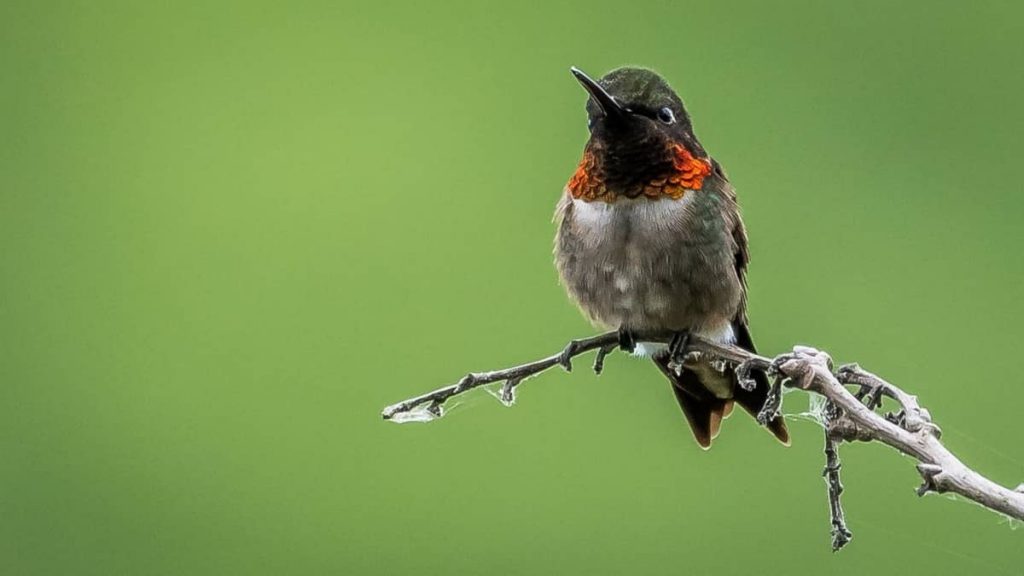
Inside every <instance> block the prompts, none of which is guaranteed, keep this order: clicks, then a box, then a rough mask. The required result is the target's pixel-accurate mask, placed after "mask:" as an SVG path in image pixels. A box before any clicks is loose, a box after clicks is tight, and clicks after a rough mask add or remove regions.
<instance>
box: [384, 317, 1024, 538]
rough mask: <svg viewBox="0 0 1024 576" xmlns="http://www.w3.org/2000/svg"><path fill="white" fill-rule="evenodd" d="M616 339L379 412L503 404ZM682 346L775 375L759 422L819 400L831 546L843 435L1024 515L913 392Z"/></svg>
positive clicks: (839, 524) (947, 488)
mask: <svg viewBox="0 0 1024 576" xmlns="http://www.w3.org/2000/svg"><path fill="white" fill-rule="evenodd" d="M633 336H634V338H635V340H636V342H644V343H660V344H666V343H668V342H670V341H671V340H672V336H673V335H672V334H671V333H667V332H666V333H637V334H633ZM619 343H620V335H619V333H618V332H608V333H605V334H600V335H597V336H592V337H590V338H584V339H581V340H573V341H572V342H570V343H569V344H568V345H567V346H566V347H565V349H563V350H562V351H561V352H560V353H558V354H555V355H552V356H548V357H547V358H543V359H541V360H536V361H534V362H529V363H526V364H521V365H519V366H513V367H511V368H506V369H504V370H495V371H491V372H475V373H470V374H467V375H466V376H465V377H463V378H462V379H461V380H460V381H459V382H458V383H456V384H452V385H450V386H445V387H444V388H439V389H437V390H434V391H433V392H429V393H427V394H423V395H421V396H417V397H415V398H410V399H409V400H405V401H403V402H399V403H398V404H394V405H391V406H388V407H387V408H385V409H384V411H383V413H382V416H383V417H384V419H385V420H395V421H406V420H411V419H419V418H409V417H408V415H409V414H412V413H414V412H415V411H417V410H423V408H422V407H423V406H426V410H427V412H428V413H429V414H430V415H432V416H435V417H436V416H440V415H442V414H443V411H442V406H443V404H444V402H445V401H447V400H449V399H450V398H452V397H454V396H457V395H459V394H462V393H464V392H467V391H469V390H472V389H474V388H478V387H480V386H483V385H486V384H490V383H495V382H504V385H503V387H502V389H501V393H500V399H501V400H502V401H503V402H504V403H505V404H511V402H512V399H513V391H514V388H515V387H516V386H518V385H520V384H521V383H522V382H523V381H524V380H526V379H527V378H530V377H532V376H536V375H537V374H540V373H541V372H544V371H546V370H549V369H550V368H553V367H555V366H559V365H561V366H562V367H563V368H565V369H566V370H567V371H568V370H572V361H573V359H574V358H576V357H577V356H580V355H581V354H585V353H587V352H590V351H594V350H596V351H597V352H598V353H597V357H596V359H595V362H594V371H595V372H597V373H600V372H601V369H602V367H603V365H604V358H605V356H606V355H607V354H609V353H611V352H612V351H614V350H615V348H616V346H618V345H619ZM683 352H684V353H685V354H701V355H707V356H708V357H710V358H712V359H716V360H718V361H720V362H725V363H728V364H730V365H731V366H732V367H733V369H735V370H736V371H737V373H738V375H739V381H740V385H742V386H745V387H746V386H749V385H750V384H751V383H752V381H751V380H750V377H749V374H750V372H751V371H752V370H761V371H764V372H766V373H768V374H770V375H772V376H773V377H775V379H776V383H775V384H773V386H772V391H771V392H772V394H771V395H770V396H769V402H766V406H765V407H764V409H763V410H762V414H761V415H759V418H758V420H759V421H763V422H766V421H770V419H771V418H770V416H772V414H774V413H775V412H776V411H777V410H779V408H780V405H781V395H780V394H779V389H780V387H781V386H782V385H785V386H788V387H791V388H797V389H801V390H805V391H808V392H813V393H815V394H819V395H821V396H823V397H824V398H825V400H826V409H825V415H824V416H825V417H824V418H823V420H824V422H823V424H824V426H825V455H826V465H825V471H824V475H825V478H826V482H827V485H828V493H829V508H830V512H831V519H832V543H833V549H835V550H838V549H839V548H841V547H842V546H843V545H845V544H846V543H847V542H848V541H849V539H850V537H851V534H850V531H849V530H848V529H847V527H846V521H845V517H844V513H843V509H842V506H841V504H840V502H839V495H840V494H841V493H842V489H843V488H842V484H841V483H840V481H839V468H840V464H839V455H838V443H839V442H841V441H844V440H845V441H855V440H857V441H876V442H880V443H882V444H885V445H887V446H889V447H891V448H895V449H896V450H898V451H900V452H901V453H903V454H906V455H908V456H910V457H912V458H914V459H915V460H917V461H918V465H917V469H918V472H919V473H920V474H921V478H922V481H923V482H922V484H921V487H920V488H919V489H918V493H919V494H920V495H924V494H926V493H928V492H937V493H944V492H950V493H955V494H958V495H960V496H963V497H964V498H966V499H968V500H971V501H973V502H976V503H978V504H980V505H982V506H984V507H986V508H988V509H990V510H993V511H995V512H999V513H1001V514H1004V515H1006V516H1009V517H1011V518H1016V519H1017V520H1024V485H1021V486H1018V487H1017V488H1016V489H1013V490H1011V489H1009V488H1006V487H1003V486H1000V485H999V484H996V483H995V482H992V481H991V480H989V479H988V478H985V477H984V476H982V475H981V474H978V473H977V472H975V471H974V470H972V469H971V468H968V467H967V466H966V465H965V464H964V463H963V462H961V461H960V460H959V459H958V458H957V457H956V456H954V455H953V453H952V452H950V451H949V450H948V449H947V448H946V447H945V446H944V445H943V444H942V443H941V442H940V437H941V430H940V429H939V427H938V426H936V425H935V424H934V423H933V422H932V419H931V414H929V412H928V410H926V409H925V408H923V407H921V406H920V404H918V401H917V398H916V397H915V396H912V395H910V394H907V393H906V392H904V391H903V390H901V389H899V388H897V387H896V386H893V385H892V384H890V383H888V382H886V381H885V380H883V379H882V378H880V377H878V376H876V375H875V374H872V373H870V372H867V371H865V370H863V369H861V368H860V367H859V366H857V365H856V364H849V365H846V366H842V367H840V368H839V370H837V371H836V372H835V373H833V369H832V359H831V358H830V357H829V356H828V354H826V353H824V352H821V351H818V350H816V349H814V348H808V347H803V346H797V347H795V348H794V349H793V351H792V352H791V353H787V354H782V355H780V356H778V357H776V358H774V359H770V358H766V357H764V356H759V355H757V354H753V353H751V352H748V351H746V350H742V349H740V348H737V347H735V346H729V345H722V344H717V343H714V342H711V341H710V340H706V339H704V338H701V337H698V336H692V337H690V338H689V341H688V342H687V344H686V347H685V350H684V351H683ZM848 385H849V386H857V387H858V391H857V393H856V394H854V393H852V392H851V391H850V390H848V389H847V386H848ZM883 396H884V397H888V398H891V399H893V400H895V401H896V403H897V404H899V405H900V410H899V411H898V412H896V413H890V414H886V415H881V414H879V413H877V412H876V411H875V409H876V408H877V407H879V406H880V405H881V398H882V397H883ZM760 416H763V418H762V417H760ZM422 419H429V418H422Z"/></svg>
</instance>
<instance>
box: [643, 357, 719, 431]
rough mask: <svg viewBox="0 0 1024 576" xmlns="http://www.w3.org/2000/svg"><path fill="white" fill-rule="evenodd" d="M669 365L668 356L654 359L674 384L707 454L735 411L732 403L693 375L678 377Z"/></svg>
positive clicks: (691, 427)
mask: <svg viewBox="0 0 1024 576" xmlns="http://www.w3.org/2000/svg"><path fill="white" fill-rule="evenodd" d="M668 361H669V359H668V355H667V354H660V355H655V356H654V363H655V364H657V366H658V368H659V369H661V371H662V373H663V374H665V376H666V377H668V379H669V381H671V382H672V391H673V392H675V395H676V400H677V401H678V402H679V407H680V408H682V409H683V415H684V416H686V421H687V422H688V423H689V424H690V430H691V431H692V432H693V438H694V439H695V440H696V441H697V444H699V445H700V447H701V448H703V449H705V450H707V449H708V448H710V447H711V441H712V440H713V439H714V438H715V437H716V436H718V432H719V431H720V430H721V427H722V419H723V418H725V416H726V415H727V413H728V412H731V411H732V402H731V401H728V400H722V399H720V398H715V397H714V396H713V395H712V394H711V393H710V392H708V390H707V389H706V388H704V385H703V384H701V383H700V380H699V379H698V378H697V375H696V374H694V373H693V372H690V371H689V370H683V371H682V372H681V373H680V374H676V373H675V371H674V370H672V369H671V368H669V366H668Z"/></svg>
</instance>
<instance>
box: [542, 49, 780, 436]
mask: <svg viewBox="0 0 1024 576" xmlns="http://www.w3.org/2000/svg"><path fill="white" fill-rule="evenodd" d="M572 73H573V74H574V75H575V76H576V79H577V80H579V82H580V83H581V84H582V85H583V87H584V88H586V90H587V92H589V93H590V98H589V99H588V101H587V116H588V126H589V128H590V139H589V140H588V141H587V145H586V148H585V149H584V151H583V159H582V160H581V161H580V164H579V166H578V167H577V168H576V172H575V174H573V176H572V178H571V179H570V180H569V183H568V184H567V185H566V187H565V192H564V194H563V195H562V198H561V201H560V202H559V203H558V209H557V211H556V213H555V219H556V222H557V223H558V233H557V236H556V237H555V263H556V265H557V267H558V272H559V275H560V276H561V279H562V283H563V284H564V285H565V287H566V289H567V290H568V292H569V294H570V296H572V297H573V298H574V299H575V300H576V302H577V304H578V305H579V307H580V308H581V309H582V310H583V311H584V312H585V313H586V314H587V316H589V317H590V319H591V321H593V322H594V323H595V324H597V325H600V326H603V327H606V328H611V329H618V330H619V331H620V334H621V335H622V338H621V340H622V344H623V346H624V347H626V348H632V346H633V345H632V337H631V336H630V334H631V333H633V332H637V331H672V332H675V333H677V334H678V335H679V337H678V338H677V339H676V340H675V345H676V347H675V348H674V349H673V347H672V346H670V347H669V348H668V349H659V350H657V351H655V352H654V353H653V354H652V358H653V360H654V362H655V364H657V365H658V367H659V368H660V369H661V371H662V373H664V374H665V376H667V377H668V379H669V380H670V381H671V382H672V390H673V392H675V396H676V399H677V400H678V401H679V405H680V407H681V408H682V410H683V414H684V415H685V416H686V419H687V420H688V421H689V423H690V428H691V429H692V430H693V435H694V437H695V438H696V440H697V443H698V444H700V445H701V447H703V448H708V447H710V446H711V440H712V439H713V438H714V437H715V436H716V435H717V434H718V430H719V427H720V425H721V422H722V419H723V418H724V417H726V416H728V415H729V413H730V412H731V410H732V407H733V403H734V402H736V403H739V405H740V406H742V407H743V408H745V409H747V411H749V412H750V413H751V414H755V415H756V414H757V413H758V411H759V410H760V409H761V408H762V406H763V405H764V403H765V399H766V397H767V394H768V390H769V385H768V380H767V377H766V375H765V374H763V373H752V374H751V376H752V377H753V379H754V382H755V386H754V388H753V390H746V389H745V388H744V387H742V386H740V385H739V383H738V380H737V377H736V374H735V372H734V371H733V370H729V369H726V370H724V371H721V370H719V369H717V368H716V367H715V366H712V365H711V364H710V362H709V361H708V360H707V359H704V360H701V359H696V360H694V359H692V358H689V359H682V358H679V356H680V355H679V354H678V352H679V351H680V350H681V349H682V348H680V347H679V344H680V342H682V343H683V344H682V345H683V346H685V338H686V337H688V335H689V334H697V335H700V336H702V337H705V338H710V339H713V340H715V341H717V342H723V343H730V344H735V345H737V346H739V347H741V348H744V349H746V350H750V351H751V352H753V351H754V342H753V341H752V340H751V337H750V329H749V327H748V326H747V315H746V279H745V276H746V269H747V262H748V260H749V258H748V253H747V234H746V230H745V229H744V227H743V220H741V219H740V214H739V209H738V206H737V204H736V192H735V191H734V190H733V187H732V185H731V184H729V180H728V179H727V178H726V176H725V173H724V172H723V170H722V167H721V166H720V165H719V164H718V162H716V161H715V160H714V159H713V158H711V157H710V156H709V155H708V154H707V152H705V151H704V148H703V147H702V146H701V145H700V142H698V141H697V137H696V136H694V134H693V127H692V125H691V123H690V117H689V115H688V114H687V113H686V109H685V108H684V107H683V102H682V100H680V99H679V96H678V95H676V93H675V92H674V91H673V90H672V88H671V87H670V86H669V85H668V83H667V82H665V80H664V79H663V78H661V76H659V75H658V74H656V73H654V72H652V71H650V70H645V69H641V68H619V69H617V70H613V71H612V72H609V73H608V74H607V75H605V76H604V77H603V78H601V79H600V80H598V81H595V80H593V79H591V78H590V77H589V76H587V75H586V74H584V73H583V72H581V71H579V70H577V69H576V68H573V69H572ZM768 428H769V430H771V432H772V433H774V434H775V436H776V437H777V438H778V439H779V440H780V441H782V442H784V443H788V442H789V432H788V431H787V430H786V424H785V422H784V421H783V419H782V417H781V416H777V417H776V418H775V419H774V420H772V421H771V422H769V423H768Z"/></svg>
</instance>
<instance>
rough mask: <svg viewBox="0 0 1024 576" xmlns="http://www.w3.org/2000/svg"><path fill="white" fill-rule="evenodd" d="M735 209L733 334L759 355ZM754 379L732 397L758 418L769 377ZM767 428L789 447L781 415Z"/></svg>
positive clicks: (743, 238)
mask: <svg viewBox="0 0 1024 576" xmlns="http://www.w3.org/2000/svg"><path fill="white" fill-rule="evenodd" d="M712 164H713V166H714V169H715V173H716V174H717V175H718V176H719V177H720V178H722V180H723V181H725V182H726V188H727V189H728V190H729V194H728V196H729V200H730V201H732V202H734V203H735V202H736V193H735V191H733V189H732V187H731V186H729V185H728V184H727V182H728V180H727V179H726V177H725V173H724V172H723V171H722V167H721V166H720V165H719V164H718V162H715V161H714V160H712ZM734 208H736V209H735V210H733V211H732V212H733V214H735V221H734V222H733V227H732V239H733V243H734V245H735V250H736V254H735V267H736V277H737V278H739V281H740V286H741V288H742V290H741V291H740V294H741V295H740V305H739V307H738V308H737V310H736V316H735V317H734V318H733V320H732V330H733V334H735V336H736V345H737V346H739V347H740V348H743V349H744V350H748V351H750V352H757V348H756V347H755V346H754V340H753V338H751V337H750V326H749V325H748V323H747V265H748V264H749V263H750V252H749V251H748V249H747V230H746V228H745V227H744V226H743V219H742V218H741V217H740V213H739V209H738V207H736V206H734ZM750 376H751V378H753V380H754V383H755V386H754V389H753V390H745V389H744V388H743V387H742V386H740V385H739V383H738V382H736V383H735V386H734V389H733V397H734V398H735V400H736V403H738V404H739V405H740V406H742V407H743V408H744V409H745V410H746V411H747V412H750V413H751V414H753V415H754V416H755V417H756V416H757V413H758V412H760V411H761V408H762V407H763V406H764V402H765V399H767V397H768V388H769V383H768V376H767V375H766V374H765V373H764V372H762V371H760V370H754V371H752V372H751V373H750ZM768 429H769V430H770V431H771V432H772V434H774V435H775V437H776V438H778V439H779V441H780V442H782V443H783V444H789V431H788V430H787V429H786V421H785V420H784V419H783V418H782V416H781V415H779V416H777V417H775V419H774V420H772V421H771V422H769V423H768Z"/></svg>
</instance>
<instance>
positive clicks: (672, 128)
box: [573, 68, 707, 186]
mask: <svg viewBox="0 0 1024 576" xmlns="http://www.w3.org/2000/svg"><path fill="white" fill-rule="evenodd" d="M573 74H574V75H575V76H576V78H577V79H578V80H579V81H580V83H581V84H583V87H584V88H586V89H587V91H588V92H589V93H590V99H589V100H588V101H587V116H588V126H589V128H590V142H589V143H588V145H587V149H588V150H590V151H591V152H593V153H595V154H597V155H598V156H599V158H600V160H601V164H602V166H603V168H604V171H605V178H606V180H607V181H608V183H609V184H611V185H613V186H614V185H616V184H621V185H623V186H630V185H633V184H635V183H637V182H642V181H646V180H648V179H650V178H652V177H657V176H659V175H661V174H666V173H668V172H670V171H671V169H672V152H671V149H672V146H673V145H682V146H684V147H685V148H686V149H687V150H689V151H690V153H691V154H693V155H694V156H696V157H698V158H705V157H706V156H707V154H706V153H705V152H704V149H703V148H702V147H701V145H700V143H699V142H698V141H697V138H696V137H695V136H694V135H693V127H692V125H691V124H690V117H689V115H688V114H687V113H686V108H684V107H683V102H682V100H680V99H679V96H678V95H676V93H675V91H673V90H672V88H671V87H670V86H669V85H668V83H667V82H665V80H664V79H663V78H662V77H661V76H659V75H658V74H656V73H654V72H652V71H650V70H645V69H642V68H618V69H616V70H613V71H611V72H609V73H608V74H606V75H605V76H604V77H602V78H601V79H600V80H598V81H596V82H595V81H594V80H592V79H590V78H589V77H587V76H586V75H585V74H583V73H582V72H580V71H578V70H576V69H573Z"/></svg>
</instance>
